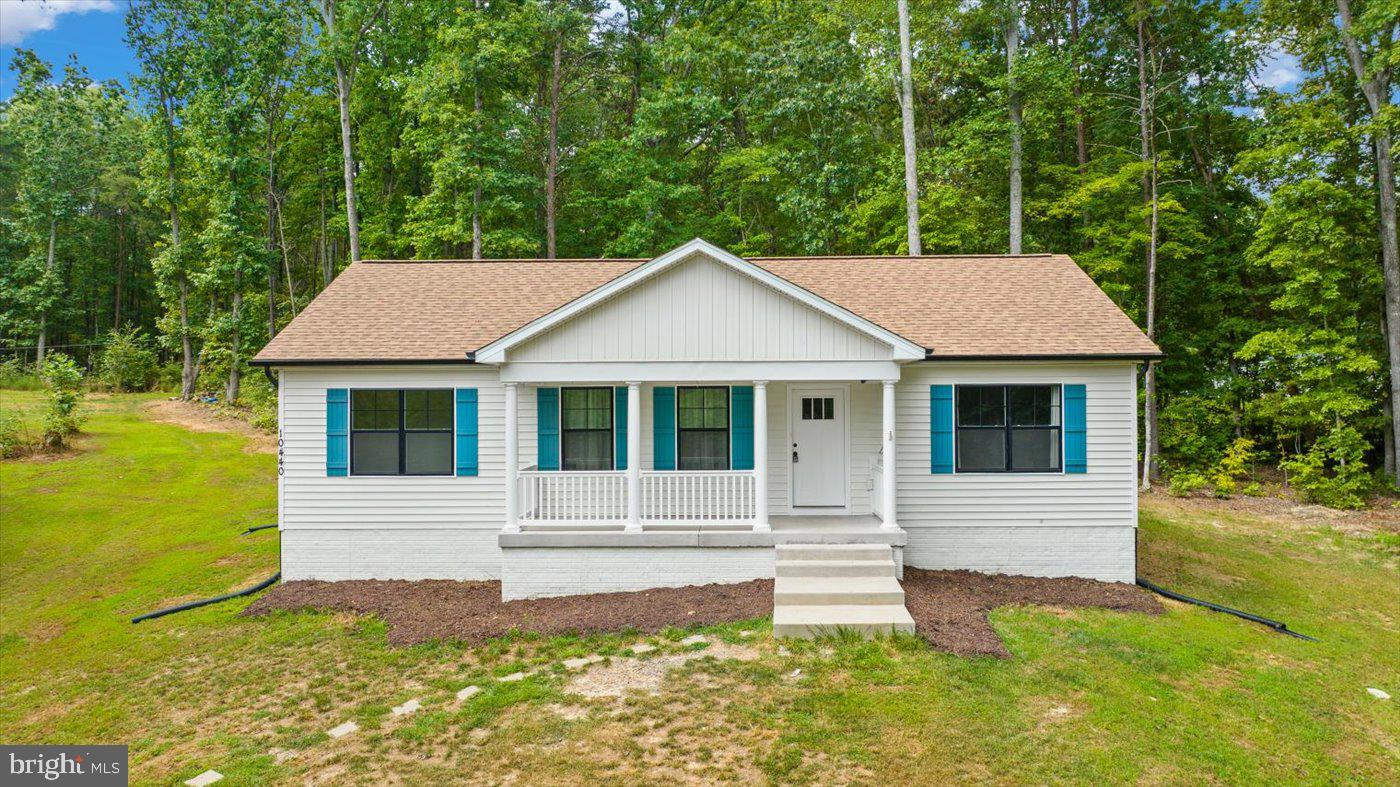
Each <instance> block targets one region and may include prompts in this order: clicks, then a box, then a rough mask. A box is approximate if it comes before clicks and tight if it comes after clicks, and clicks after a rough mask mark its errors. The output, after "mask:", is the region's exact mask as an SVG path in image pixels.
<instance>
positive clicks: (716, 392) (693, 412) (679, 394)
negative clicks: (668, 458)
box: [676, 385, 729, 470]
mask: <svg viewBox="0 0 1400 787" xmlns="http://www.w3.org/2000/svg"><path fill="white" fill-rule="evenodd" d="M676 423H677V427H678V428H677V429H676V467H677V469H679V470H728V469H729V388H728V387H726V386H723V385H719V386H706V387H702V388H677V389H676Z"/></svg>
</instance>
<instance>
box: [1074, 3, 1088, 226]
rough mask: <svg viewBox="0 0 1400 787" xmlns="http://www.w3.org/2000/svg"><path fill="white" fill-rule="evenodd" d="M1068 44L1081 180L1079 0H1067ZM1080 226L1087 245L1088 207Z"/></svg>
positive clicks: (1084, 164) (1084, 170)
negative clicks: (1072, 72)
mask: <svg viewBox="0 0 1400 787" xmlns="http://www.w3.org/2000/svg"><path fill="white" fill-rule="evenodd" d="M1069 46H1070V62H1071V66H1072V68H1073V70H1074V76H1073V81H1072V82H1071V83H1070V90H1071V92H1072V93H1073V95H1074V156H1075V163H1076V164H1077V165H1078V172H1079V177H1080V180H1081V182H1084V181H1086V180H1087V179H1088V177H1089V131H1088V126H1087V124H1086V123H1085V121H1084V82H1083V78H1082V74H1083V69H1084V64H1083V63H1081V62H1080V61H1079V0H1069ZM1079 222H1080V227H1081V228H1082V230H1083V231H1084V240H1083V243H1084V247H1085V248H1088V247H1089V235H1088V230H1089V207H1088V206H1087V205H1086V206H1085V207H1084V208H1083V209H1081V210H1080V212H1079Z"/></svg>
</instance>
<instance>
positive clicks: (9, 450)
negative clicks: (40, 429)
mask: <svg viewBox="0 0 1400 787" xmlns="http://www.w3.org/2000/svg"><path fill="white" fill-rule="evenodd" d="M28 447H29V440H28V438H27V437H26V436H25V433H24V424H23V423H21V422H20V420H19V416H18V415H16V414H14V413H7V412H3V411H0V459H10V458H12V457H16V456H19V455H20V454H22V453H24V451H25V449H26V448H28Z"/></svg>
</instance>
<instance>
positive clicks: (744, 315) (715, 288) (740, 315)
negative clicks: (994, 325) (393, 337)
mask: <svg viewBox="0 0 1400 787" xmlns="http://www.w3.org/2000/svg"><path fill="white" fill-rule="evenodd" d="M890 357H891V347H890V345H889V344H886V343H885V342H882V341H880V340H878V339H875V338H873V337H871V336H868V335H866V334H863V333H861V332H859V331H856V330H854V329H852V328H851V327H849V326H847V325H843V324H841V323H840V322H838V321H836V320H834V319H832V318H831V317H828V316H827V315H825V314H822V313H820V312H818V311H817V310H816V309H813V308H812V307H810V306H808V305H806V304H804V303H801V302H799V301H797V300H796V299H794V298H791V297H789V296H788V295H786V294H783V293H781V292H778V291H776V290H774V289H772V288H771V287H769V286H767V285H766V284H764V283H763V282H761V281H758V280H757V279H755V278H753V277H751V276H746V275H744V274H742V273H739V272H738V271H734V270H731V269H729V268H727V267H725V266H724V265H722V264H720V263H718V262H715V261H714V260H712V259H709V258H708V257H705V256H703V255H697V256H696V257H693V258H691V259H688V260H685V261H684V262H681V263H679V264H677V265H676V266H675V267H673V268H670V269H668V270H665V271H662V272H660V273H659V274H657V275H655V276H653V277H651V278H648V279H646V280H644V281H642V282H640V283H638V284H636V285H635V286H633V287H630V288H628V289H627V290H624V291H622V292H620V293H618V294H617V295H615V296H613V297H611V298H609V299H607V300H606V301H603V302H602V303H600V304H598V305H596V306H594V307H592V308H591V309H589V310H588V311H586V312H584V313H582V314H579V315H577V316H576V317H574V318H573V319H570V320H569V321H568V322H566V323H563V324H561V325H558V326H555V327H554V328H551V329H550V330H548V331H546V332H544V333H542V334H540V335H539V336H536V337H534V338H533V339H530V340H529V341H527V342H525V343H523V344H522V345H520V346H519V347H513V348H511V349H510V351H509V360H510V361H520V362H537V361H552V362H560V361H563V362H588V361H808V360H853V361H879V360H889V359H890Z"/></svg>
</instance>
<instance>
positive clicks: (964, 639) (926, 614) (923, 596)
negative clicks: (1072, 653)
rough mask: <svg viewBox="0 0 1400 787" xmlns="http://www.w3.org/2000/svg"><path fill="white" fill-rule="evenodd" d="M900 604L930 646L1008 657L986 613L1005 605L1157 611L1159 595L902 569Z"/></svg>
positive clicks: (1070, 582) (1127, 588)
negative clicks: (902, 590) (902, 600)
mask: <svg viewBox="0 0 1400 787" xmlns="http://www.w3.org/2000/svg"><path fill="white" fill-rule="evenodd" d="M900 584H901V585H903V586H904V606H905V607H907V608H908V609H909V614H910V615H912V616H913V617H914V626H915V631H917V632H918V634H919V636H921V637H923V638H924V639H926V640H928V642H929V644H931V645H933V647H934V648H936V649H938V650H942V651H946V652H948V653H952V654H954V655H958V656H996V657H998V658H1009V657H1010V656H1011V653H1010V651H1008V650H1007V649H1006V645H1005V644H1004V643H1003V642H1002V641H1001V637H999V636H997V632H996V630H995V629H993V628H992V624H991V622H990V621H988V620H987V613H988V612H990V611H992V610H993V609H996V608H997V607H1003V606H1007V605H1009V604H1039V605H1042V606H1048V607H1100V608H1103V609H1112V610H1118V611H1120V612H1142V613H1145V614H1148V615H1158V614H1161V612H1162V605H1161V604H1160V603H1158V601H1157V597H1156V596H1153V595H1152V594H1150V593H1148V592H1147V591H1146V590H1143V589H1142V588H1139V587H1137V586H1135V585H1124V584H1120V583H1113V582H1097V581H1095V580H1092V579H1079V578H1076V577H1057V578H1054V579H1049V578H1044V577H1021V576H1006V575H1001V574H978V573H976V572H974V571H925V570H923V569H919V568H905V569H904V579H902V580H900Z"/></svg>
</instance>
